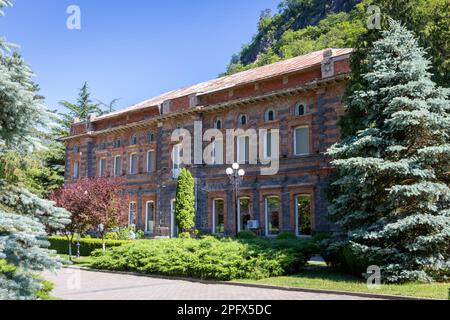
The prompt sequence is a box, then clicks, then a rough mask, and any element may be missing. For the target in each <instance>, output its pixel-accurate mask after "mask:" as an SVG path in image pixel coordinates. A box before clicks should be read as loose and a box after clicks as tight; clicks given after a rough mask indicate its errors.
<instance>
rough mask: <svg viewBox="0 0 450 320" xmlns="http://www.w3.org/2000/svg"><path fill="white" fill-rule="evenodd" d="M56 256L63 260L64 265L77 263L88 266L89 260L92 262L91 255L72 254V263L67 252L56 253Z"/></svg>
mask: <svg viewBox="0 0 450 320" xmlns="http://www.w3.org/2000/svg"><path fill="white" fill-rule="evenodd" d="M58 256H59V257H60V258H61V259H63V260H65V262H64V265H78V266H80V267H89V266H90V264H91V262H92V259H93V258H92V257H90V256H87V257H86V256H85V257H83V256H82V257H79V258H77V257H76V256H72V263H70V262H69V261H70V260H69V255H68V254H58Z"/></svg>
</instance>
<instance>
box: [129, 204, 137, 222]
mask: <svg viewBox="0 0 450 320" xmlns="http://www.w3.org/2000/svg"><path fill="white" fill-rule="evenodd" d="M133 204H134V206H135V210H134V215H133V220H134V218H136V217H135V215H137V202H136V201H131V202H130V203H129V204H128V226H132V225H133V226H134V225H135V224H134V223H132V222H134V221H131V220H130V214H131V206H132V205H133Z"/></svg>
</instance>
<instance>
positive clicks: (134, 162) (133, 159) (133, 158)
mask: <svg viewBox="0 0 450 320" xmlns="http://www.w3.org/2000/svg"><path fill="white" fill-rule="evenodd" d="M138 166H139V155H138V154H137V153H132V154H131V155H130V174H137V173H138Z"/></svg>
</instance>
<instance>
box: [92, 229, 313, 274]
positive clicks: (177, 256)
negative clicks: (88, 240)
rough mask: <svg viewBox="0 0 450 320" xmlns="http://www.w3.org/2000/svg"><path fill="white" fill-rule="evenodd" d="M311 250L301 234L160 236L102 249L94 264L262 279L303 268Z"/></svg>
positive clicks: (136, 269)
mask: <svg viewBox="0 0 450 320" xmlns="http://www.w3.org/2000/svg"><path fill="white" fill-rule="evenodd" d="M310 250H311V248H310V244H309V243H306V242H305V241H301V240H297V239H296V240H295V241H292V240H275V239H272V240H268V241H265V240H259V239H242V240H235V239H231V238H224V239H216V238H214V237H204V238H202V239H180V238H176V239H158V240H151V241H135V242H132V243H128V244H124V245H122V246H119V247H113V248H110V249H108V250H106V252H103V251H101V250H97V251H95V252H94V253H93V255H94V259H93V262H92V266H93V267H94V268H99V269H106V270H120V271H134V272H142V273H148V274H161V275H168V276H182V277H193V278H200V279H217V280H232V279H241V278H252V279H260V278H265V277H271V276H280V275H283V274H287V273H290V272H295V271H298V270H299V269H300V268H301V267H303V266H304V264H305V263H306V259H307V257H308V254H309V252H310Z"/></svg>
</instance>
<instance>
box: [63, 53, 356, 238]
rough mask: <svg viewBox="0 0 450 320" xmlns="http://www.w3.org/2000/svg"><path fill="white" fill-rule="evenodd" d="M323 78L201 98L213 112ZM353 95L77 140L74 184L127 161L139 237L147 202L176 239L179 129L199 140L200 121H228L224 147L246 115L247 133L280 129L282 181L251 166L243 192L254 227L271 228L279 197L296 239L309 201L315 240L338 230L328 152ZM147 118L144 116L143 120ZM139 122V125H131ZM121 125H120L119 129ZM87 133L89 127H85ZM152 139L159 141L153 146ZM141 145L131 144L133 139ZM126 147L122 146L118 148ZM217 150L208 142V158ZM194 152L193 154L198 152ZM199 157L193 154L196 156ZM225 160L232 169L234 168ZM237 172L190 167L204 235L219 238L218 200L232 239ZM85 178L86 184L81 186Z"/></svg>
mask: <svg viewBox="0 0 450 320" xmlns="http://www.w3.org/2000/svg"><path fill="white" fill-rule="evenodd" d="M334 70H335V72H336V70H338V72H339V73H346V72H348V61H347V60H342V61H337V62H336V63H335V65H334ZM317 78H320V68H319V69H317V70H310V71H307V72H305V73H301V74H292V75H289V76H283V77H278V78H275V79H269V80H268V81H266V82H264V83H259V84H250V85H246V86H243V87H241V88H235V89H233V90H231V91H230V90H226V91H223V92H217V93H213V94H211V95H207V96H204V97H202V98H201V100H200V103H201V104H202V105H203V106H208V105H213V104H216V103H220V102H223V101H227V100H232V99H239V98H242V97H251V96H252V95H255V96H257V95H259V94H261V90H263V89H264V90H266V91H265V92H270V91H276V90H281V89H284V88H285V87H289V85H291V86H299V85H304V84H305V83H307V82H308V81H311V80H314V79H317ZM344 89H345V81H336V82H333V83H330V84H328V85H327V86H326V87H317V88H314V89H311V90H305V91H300V92H298V93H295V94H291V95H285V96H281V97H276V98H270V99H266V100H265V101H259V102H254V103H248V104H246V105H245V107H243V106H230V107H227V108H223V109H220V110H208V109H205V111H204V112H193V113H192V114H184V115H182V116H178V117H177V116H174V117H172V118H167V119H162V120H161V121H159V122H158V123H151V124H149V125H144V126H140V127H139V128H123V129H121V130H117V131H114V132H111V133H105V134H102V135H94V136H85V135H81V136H80V137H79V138H77V137H74V138H73V139H71V140H69V141H68V142H67V165H66V177H65V178H66V183H72V182H74V181H76V180H77V179H76V178H74V177H73V168H74V162H75V161H78V162H79V164H80V166H79V168H80V169H79V171H80V175H79V177H84V176H87V177H94V176H98V174H99V167H98V165H99V160H100V159H101V158H105V159H106V163H107V166H106V174H107V176H113V169H114V162H113V161H114V156H118V155H119V156H121V159H122V170H121V174H120V177H119V178H120V179H123V188H124V192H125V193H126V194H128V195H129V196H130V198H129V199H130V201H135V202H136V203H137V210H138V212H137V215H136V219H135V221H134V223H135V224H136V226H137V227H138V228H139V229H144V227H145V206H146V202H147V201H154V205H155V230H154V235H161V236H169V235H171V233H172V231H173V229H174V228H173V224H172V223H171V221H172V219H173V217H172V216H171V200H172V199H174V198H175V189H176V180H174V179H173V177H172V159H171V152H172V147H173V145H174V144H176V142H172V141H171V135H172V132H173V131H174V129H176V128H184V129H187V130H189V131H190V132H191V135H192V137H193V127H194V121H201V122H202V125H203V131H205V130H207V129H209V128H212V127H213V125H214V121H215V120H216V119H221V120H222V126H223V128H222V130H221V131H222V132H224V147H225V145H226V143H227V140H226V138H225V130H226V129H235V128H237V127H239V126H238V123H237V121H238V117H239V115H240V114H243V113H245V114H246V115H247V116H248V120H249V121H248V124H247V125H246V126H244V127H243V129H248V128H255V129H261V128H266V129H279V130H280V168H279V171H278V173H277V174H276V175H271V176H263V175H260V172H259V168H260V166H261V165H260V164H258V165H249V164H246V165H243V166H242V167H243V168H244V169H245V171H246V175H245V178H244V181H243V182H242V185H241V187H240V190H239V196H245V197H248V198H250V208H251V210H250V212H251V217H252V219H255V220H258V221H259V223H260V226H261V228H262V230H264V228H265V200H264V199H265V197H267V196H277V197H279V200H280V229H281V231H290V232H294V229H295V218H294V212H295V208H294V206H295V197H296V196H297V195H309V196H310V199H311V215H312V230H313V232H318V231H327V230H330V229H332V228H333V225H331V224H330V222H328V221H327V219H326V215H327V205H328V203H327V200H326V195H325V188H326V185H327V177H328V174H329V172H330V166H329V159H328V158H327V157H326V156H325V155H324V152H325V151H326V150H327V148H328V147H329V146H331V145H332V144H333V143H334V142H336V141H338V137H339V128H338V124H337V122H338V117H339V115H340V114H341V113H342V112H343V107H342V104H341V98H342V95H343V93H344ZM299 102H302V103H304V104H305V105H306V113H305V114H304V115H301V116H298V115H295V107H296V105H297V104H298V103H299ZM188 103H189V99H184V98H183V99H181V98H180V99H177V101H175V102H173V103H172V104H171V105H170V108H171V109H170V110H171V112H176V111H180V110H183V108H187V106H186V104H188ZM268 109H273V110H274V111H275V119H274V120H273V121H270V122H268V121H265V119H264V113H265V111H266V110H268ZM154 112H155V111H152V112H150V111H148V112H147V113H146V114H145V112H144V113H143V114H145V116H149V115H154V114H155V113H154ZM141 116H143V115H141ZM130 119H131V120H130ZM139 119H141V118H139V117H137V116H133V117H131V118H130V115H124V116H122V118H120V119H116V118H114V119H112V120H108V121H110V122H111V123H110V124H109V126H108V124H107V123H106V122H107V121H104V122H101V123H96V124H95V127H93V128H91V129H92V130H94V131H95V130H103V129H105V128H108V127H114V125H118V124H121V125H122V124H127V123H133V122H136V121H139ZM113 124H114V125H113ZM79 126H80V125H79V124H77V125H76V126H74V128H73V129H72V131H73V134H80V133H83V130H85V129H83V128H80V127H79ZM85 126H86V127H87V126H89V124H86V125H85ZM298 126H308V128H309V137H310V141H309V145H310V150H309V154H308V155H302V156H295V155H294V150H293V146H294V140H293V134H294V133H293V132H294V131H293V130H294V129H295V128H296V127H298ZM149 133H152V134H153V136H154V141H149V139H148V137H149ZM134 135H135V136H136V137H137V143H136V144H135V145H134V144H131V140H132V137H133V136H134ZM118 139H120V141H121V143H120V146H118V145H117V144H116V143H115V142H116V141H117V140H118ZM208 144H209V142H203V148H202V150H203V149H204V148H205V147H206V146H207V145H208ZM193 148H194V146H192V152H193ZM150 149H151V150H154V152H155V156H156V157H155V160H156V162H155V171H154V172H146V161H147V151H148V150H150ZM132 153H136V154H138V155H139V168H138V173H137V174H130V172H129V167H130V163H129V161H130V155H131V154H132ZM192 154H193V153H192ZM226 160H227V159H226V157H225V156H224V161H226ZM229 166H230V165H229V164H228V165H227V164H224V165H209V166H207V165H203V164H202V165H195V164H192V165H188V166H187V168H188V169H189V170H190V171H191V173H192V174H193V176H194V179H195V193H196V218H195V219H196V227H197V228H198V229H200V230H202V231H204V232H211V231H212V229H213V225H212V220H213V219H212V215H213V212H212V208H213V201H214V199H217V198H221V199H223V200H224V207H225V233H226V234H231V233H233V232H234V230H235V219H234V214H233V212H234V205H235V203H234V200H233V192H232V188H231V186H230V184H229V181H228V177H227V176H226V174H225V169H226V168H227V167H229ZM79 177H78V178H79Z"/></svg>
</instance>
